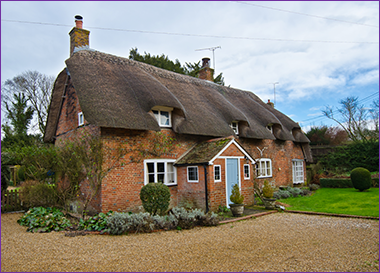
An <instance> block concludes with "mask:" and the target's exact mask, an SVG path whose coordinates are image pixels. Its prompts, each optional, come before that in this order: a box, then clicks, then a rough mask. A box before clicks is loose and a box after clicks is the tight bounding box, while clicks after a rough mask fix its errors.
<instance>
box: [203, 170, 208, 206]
mask: <svg viewBox="0 0 380 273" xmlns="http://www.w3.org/2000/svg"><path fill="white" fill-rule="evenodd" d="M206 166H207V164H203V169H204V172H205V194H206V213H207V212H208V192H207V168H206Z"/></svg>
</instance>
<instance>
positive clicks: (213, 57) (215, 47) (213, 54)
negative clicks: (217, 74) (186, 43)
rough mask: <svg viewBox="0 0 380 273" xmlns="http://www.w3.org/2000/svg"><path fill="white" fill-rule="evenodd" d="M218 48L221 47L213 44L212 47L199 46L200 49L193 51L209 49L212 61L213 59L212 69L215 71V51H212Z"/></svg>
mask: <svg viewBox="0 0 380 273" xmlns="http://www.w3.org/2000/svg"><path fill="white" fill-rule="evenodd" d="M218 48H222V47H221V46H214V47H208V48H201V49H196V50H195V51H202V50H211V51H212V61H213V66H214V71H215V53H214V51H215V50H216V49H218Z"/></svg>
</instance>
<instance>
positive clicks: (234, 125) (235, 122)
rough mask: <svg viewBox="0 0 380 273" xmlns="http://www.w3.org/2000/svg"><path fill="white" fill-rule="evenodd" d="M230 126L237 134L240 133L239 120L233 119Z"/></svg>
mask: <svg viewBox="0 0 380 273" xmlns="http://www.w3.org/2000/svg"><path fill="white" fill-rule="evenodd" d="M230 127H231V128H232V130H234V132H235V134H237V135H238V134H239V127H238V122H237V121H233V122H231V123H230Z"/></svg>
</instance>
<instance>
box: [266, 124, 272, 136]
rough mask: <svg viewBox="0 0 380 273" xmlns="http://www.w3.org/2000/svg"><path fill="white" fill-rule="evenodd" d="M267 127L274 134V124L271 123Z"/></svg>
mask: <svg viewBox="0 0 380 273" xmlns="http://www.w3.org/2000/svg"><path fill="white" fill-rule="evenodd" d="M267 129H268V130H269V132H271V133H272V134H273V125H272V124H269V125H268V126H267Z"/></svg>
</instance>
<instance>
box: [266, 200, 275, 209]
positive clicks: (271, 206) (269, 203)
mask: <svg viewBox="0 0 380 273" xmlns="http://www.w3.org/2000/svg"><path fill="white" fill-rule="evenodd" d="M263 203H264V206H265V208H266V209H275V208H276V207H275V203H276V198H265V197H264V198H263Z"/></svg>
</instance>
